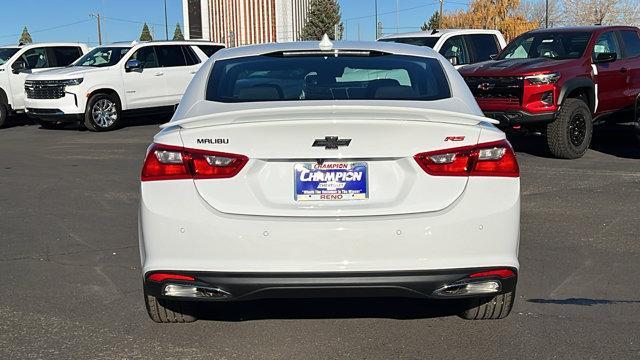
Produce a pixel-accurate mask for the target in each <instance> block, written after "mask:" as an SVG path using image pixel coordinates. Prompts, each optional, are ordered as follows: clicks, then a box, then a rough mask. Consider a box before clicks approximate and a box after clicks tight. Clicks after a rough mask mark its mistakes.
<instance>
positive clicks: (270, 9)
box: [182, 0, 309, 46]
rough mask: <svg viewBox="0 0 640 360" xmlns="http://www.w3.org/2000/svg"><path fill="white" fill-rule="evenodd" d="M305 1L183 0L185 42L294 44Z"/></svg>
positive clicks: (236, 44)
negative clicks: (201, 40) (194, 40)
mask: <svg viewBox="0 0 640 360" xmlns="http://www.w3.org/2000/svg"><path fill="white" fill-rule="evenodd" d="M308 3H309V0H183V1H182V8H183V11H182V13H183V18H184V35H185V38H186V39H205V40H211V41H215V42H221V43H225V44H227V46H241V45H248V44H260V43H266V42H276V41H277V42H283V41H296V40H299V39H300V31H301V30H302V27H303V26H304V22H305V19H306V14H307V8H308Z"/></svg>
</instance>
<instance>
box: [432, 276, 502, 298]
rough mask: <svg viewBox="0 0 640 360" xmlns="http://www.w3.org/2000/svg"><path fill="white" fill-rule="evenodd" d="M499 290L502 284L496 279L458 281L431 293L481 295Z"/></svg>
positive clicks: (436, 294) (440, 294)
mask: <svg viewBox="0 0 640 360" xmlns="http://www.w3.org/2000/svg"><path fill="white" fill-rule="evenodd" d="M500 290H502V285H501V284H500V281H498V280H486V281H473V282H458V283H455V284H448V285H443V286H441V287H439V288H438V289H436V290H435V291H434V292H433V295H435V296H444V297H449V296H464V295H483V294H493V293H497V292H500Z"/></svg>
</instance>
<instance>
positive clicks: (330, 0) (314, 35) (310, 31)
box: [300, 0, 342, 40]
mask: <svg viewBox="0 0 640 360" xmlns="http://www.w3.org/2000/svg"><path fill="white" fill-rule="evenodd" d="M336 25H337V27H338V35H340V30H339V29H341V28H342V22H341V21H340V5H338V1H337V0H310V1H309V10H308V12H307V21H306V22H305V24H304V27H303V28H302V31H301V33H300V38H301V39H302V40H320V39H322V35H324V34H327V35H329V38H331V39H335V38H336Z"/></svg>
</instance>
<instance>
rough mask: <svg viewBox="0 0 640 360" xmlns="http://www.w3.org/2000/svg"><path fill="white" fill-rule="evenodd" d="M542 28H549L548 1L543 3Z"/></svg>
mask: <svg viewBox="0 0 640 360" xmlns="http://www.w3.org/2000/svg"><path fill="white" fill-rule="evenodd" d="M544 27H545V28H548V27H549V0H546V1H545V6H544Z"/></svg>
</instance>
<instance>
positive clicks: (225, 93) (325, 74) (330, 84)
mask: <svg viewBox="0 0 640 360" xmlns="http://www.w3.org/2000/svg"><path fill="white" fill-rule="evenodd" d="M450 96H451V93H450V89H449V83H448V81H447V78H446V75H445V73H444V70H443V69H442V67H441V66H440V63H439V62H438V60H437V59H433V58H424V57H413V56H404V55H379V56H351V55H345V56H337V57H336V56H324V55H323V56H291V57H278V56H252V57H244V58H235V59H227V60H218V61H216V62H215V64H214V66H213V70H212V74H211V76H210V77H209V83H208V86H207V100H210V101H218V102H251V101H303V100H438V99H444V98H448V97H450Z"/></svg>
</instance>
